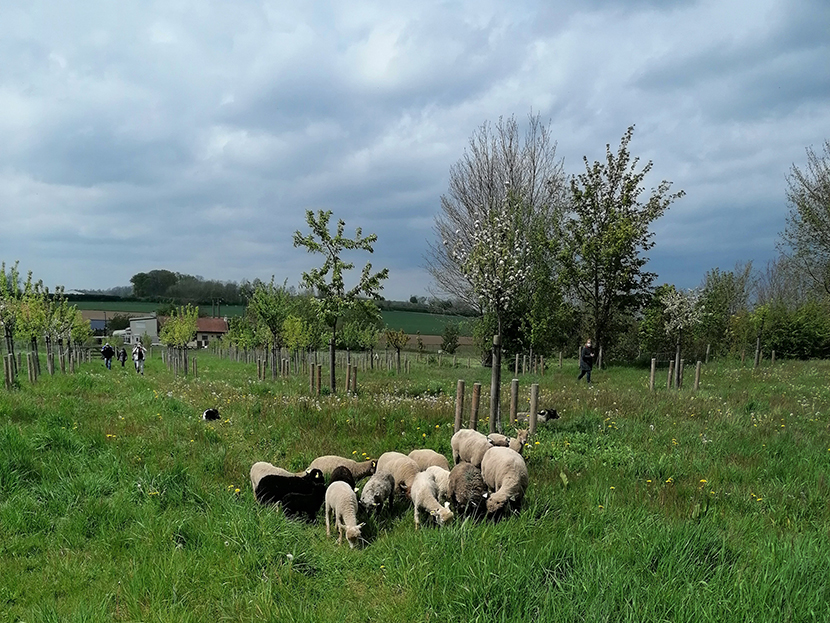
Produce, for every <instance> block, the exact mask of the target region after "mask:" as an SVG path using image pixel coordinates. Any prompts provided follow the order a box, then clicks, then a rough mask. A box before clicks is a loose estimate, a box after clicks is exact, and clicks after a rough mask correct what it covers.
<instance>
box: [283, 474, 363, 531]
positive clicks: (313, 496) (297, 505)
mask: <svg viewBox="0 0 830 623" xmlns="http://www.w3.org/2000/svg"><path fill="white" fill-rule="evenodd" d="M346 486H348V485H346ZM325 497H326V486H325V485H324V484H323V483H320V482H315V483H313V484H312V486H311V491H310V492H308V493H286V494H285V495H284V496H283V497H282V500H280V506H281V507H282V512H283V513H285V516H286V517H292V518H294V517H300V516H302V515H305V519H306V521H309V522H312V521H314V518H315V517H316V516H317V512H318V511H319V510H320V507H321V506H322V505H323V501H324V500H325Z"/></svg>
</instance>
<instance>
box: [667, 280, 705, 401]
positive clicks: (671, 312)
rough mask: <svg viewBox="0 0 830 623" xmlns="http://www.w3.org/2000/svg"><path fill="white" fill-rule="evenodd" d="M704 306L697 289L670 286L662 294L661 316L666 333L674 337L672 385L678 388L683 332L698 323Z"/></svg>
mask: <svg viewBox="0 0 830 623" xmlns="http://www.w3.org/2000/svg"><path fill="white" fill-rule="evenodd" d="M705 312H706V310H705V308H704V306H703V305H701V304H700V292H699V291H698V290H687V291H683V290H676V289H675V288H671V289H669V290H666V292H665V293H664V294H663V316H664V318H665V329H666V335H669V336H674V338H675V345H676V350H675V356H674V374H675V383H674V386H675V387H677V388H678V389H680V379H681V376H680V372H681V370H680V359H681V353H682V342H683V335H684V333H689V332H690V331H691V330H692V329H693V328H694V327H696V326H697V325H699V324H700V322H701V321H702V320H703V317H704V315H705Z"/></svg>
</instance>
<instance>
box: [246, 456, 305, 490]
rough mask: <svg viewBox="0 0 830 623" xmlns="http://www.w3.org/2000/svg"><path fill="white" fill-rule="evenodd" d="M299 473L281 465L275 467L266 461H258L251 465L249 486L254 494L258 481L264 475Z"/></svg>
mask: <svg viewBox="0 0 830 623" xmlns="http://www.w3.org/2000/svg"><path fill="white" fill-rule="evenodd" d="M297 475H301V474H293V473H291V472H289V471H288V470H285V469H283V468H282V467H275V466H273V465H271V464H270V463H267V462H266V461H259V462H257V463H254V464H253V465H252V466H251V488H252V489H253V491H254V496H256V489H257V487H258V486H259V481H260V480H262V478H263V477H265V476H297Z"/></svg>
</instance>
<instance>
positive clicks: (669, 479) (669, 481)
mask: <svg viewBox="0 0 830 623" xmlns="http://www.w3.org/2000/svg"><path fill="white" fill-rule="evenodd" d="M666 482H667V483H669V484H671V483H673V482H674V479H673V478H672V477H671V476H669V478H668V480H666Z"/></svg>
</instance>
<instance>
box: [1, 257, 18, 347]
mask: <svg viewBox="0 0 830 623" xmlns="http://www.w3.org/2000/svg"><path fill="white" fill-rule="evenodd" d="M22 298H23V289H22V288H21V287H20V273H19V272H18V270H17V262H15V263H14V266H12V267H11V268H9V272H8V273H7V272H6V263H5V262H3V263H2V264H0V324H2V325H3V333H4V336H5V338H6V352H7V353H8V354H10V355H14V333H15V328H16V325H17V317H18V315H19V312H20V301H21V299H22ZM15 361H16V360H15Z"/></svg>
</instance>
